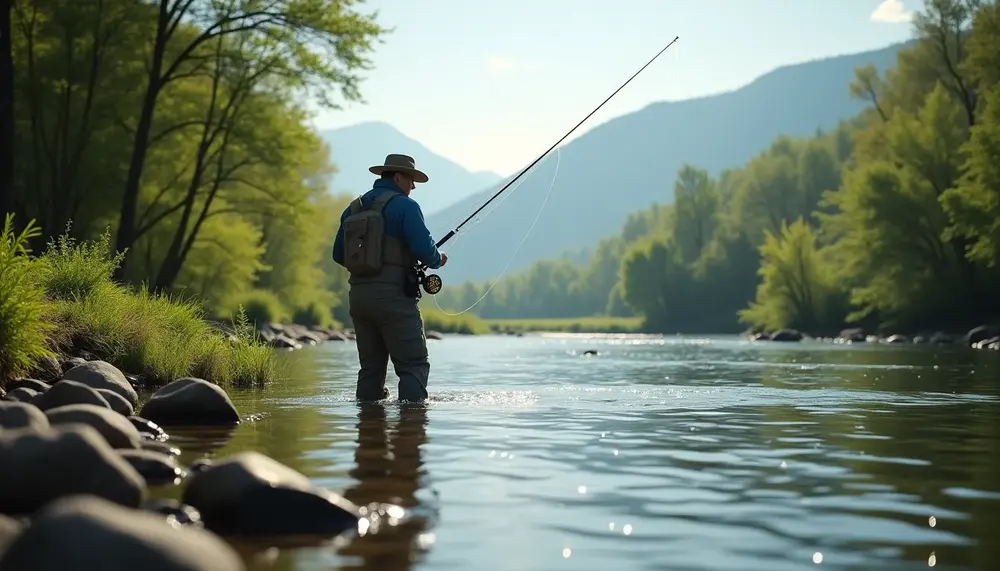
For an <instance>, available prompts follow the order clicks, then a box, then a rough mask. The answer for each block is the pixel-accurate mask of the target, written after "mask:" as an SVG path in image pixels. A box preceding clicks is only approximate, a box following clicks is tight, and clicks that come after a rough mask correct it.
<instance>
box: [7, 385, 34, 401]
mask: <svg viewBox="0 0 1000 571" xmlns="http://www.w3.org/2000/svg"><path fill="white" fill-rule="evenodd" d="M38 395H39V392H38V391H36V390H34V389H29V388H28V387H21V388H18V389H12V390H9V391H7V394H6V395H5V396H4V397H3V398H4V400H6V401H16V402H27V403H30V402H31V401H33V400H35V397H37V396H38Z"/></svg>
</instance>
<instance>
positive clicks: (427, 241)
mask: <svg viewBox="0 0 1000 571" xmlns="http://www.w3.org/2000/svg"><path fill="white" fill-rule="evenodd" d="M383 192H398V193H399V194H400V196H397V197H396V198H393V199H392V200H391V201H389V203H388V204H386V205H385V208H384V209H382V218H384V219H385V233H386V234H388V235H389V236H392V237H394V238H398V239H400V240H402V241H403V243H404V244H406V247H407V248H409V250H410V253H412V254H413V255H414V256H416V257H417V259H418V260H420V261H421V262H423V263H424V264H426V265H427V267H428V268H432V269H433V268H439V267H441V252H439V251H438V249H437V246H436V245H435V244H434V238H432V237H431V232H430V230H428V229H427V224H426V222H424V213H423V211H421V210H420V205H419V204H417V201H415V200H413V199H412V198H410V197H409V196H406V195H404V194H403V192H402V191H401V190H400V189H399V187H398V186H396V184H395V183H394V182H392V181H391V180H389V179H385V178H379V179H376V180H375V184H374V185H373V186H372V189H371V190H369V191H368V192H366V193H364V194H363V195H362V196H361V204H362V205H364V206H365V207H367V206H369V205H371V203H372V202H374V201H375V198H376V197H377V196H378V195H379V194H381V193H383ZM350 214H351V207H350V206H348V207H347V208H345V209H344V212H343V213H342V214H341V215H340V229H338V230H337V237H336V239H335V240H334V241H333V261H335V262H337V263H338V264H340V265H341V266H343V265H344V220H346V219H347V217H348V216H350Z"/></svg>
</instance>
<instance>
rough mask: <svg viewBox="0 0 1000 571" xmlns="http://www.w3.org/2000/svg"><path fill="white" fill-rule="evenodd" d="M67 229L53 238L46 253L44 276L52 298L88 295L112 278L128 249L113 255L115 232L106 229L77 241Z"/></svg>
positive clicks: (68, 225)
mask: <svg viewBox="0 0 1000 571" xmlns="http://www.w3.org/2000/svg"><path fill="white" fill-rule="evenodd" d="M70 227H71V226H70V224H67V225H66V232H65V233H64V234H63V235H62V236H60V237H59V238H58V239H56V240H54V241H50V242H49V246H48V248H47V249H46V251H45V254H44V255H43V256H42V259H43V260H44V263H43V264H41V268H42V271H41V275H40V277H41V279H42V283H43V285H44V288H45V293H46V294H47V295H48V296H49V297H50V298H51V299H76V298H85V297H87V296H89V295H91V294H92V293H94V292H95V291H96V290H97V289H99V288H101V287H103V286H104V285H106V284H108V283H109V282H110V281H111V276H112V275H114V272H115V270H116V269H118V265H119V264H121V262H122V260H124V258H125V255H124V253H121V252H119V253H115V254H113V255H112V249H111V232H110V230H109V231H105V232H104V234H102V235H101V236H100V237H99V238H98V239H97V240H95V241H93V242H89V243H88V242H84V243H82V244H80V243H77V242H76V240H74V239H73V238H72V237H70V235H69V230H70Z"/></svg>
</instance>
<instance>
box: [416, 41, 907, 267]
mask: <svg viewBox="0 0 1000 571" xmlns="http://www.w3.org/2000/svg"><path fill="white" fill-rule="evenodd" d="M905 45H907V44H905V43H901V44H894V45H891V46H888V47H886V48H882V49H879V50H872V51H868V52H862V53H857V54H849V55H842V56H835V57H829V58H825V59H821V60H813V61H809V62H805V63H799V64H793V65H788V66H783V67H780V68H777V69H775V70H773V71H771V72H769V73H767V74H764V75H762V76H761V77H759V78H758V79H756V80H754V81H753V82H751V83H750V84H748V85H746V86H744V87H742V88H739V89H736V90H733V91H729V92H725V93H719V94H715V95H710V96H705V97H700V98H696V99H689V100H683V101H671V102H660V103H653V104H650V105H648V106H646V107H645V108H643V109H641V110H639V111H636V112H634V113H630V114H627V115H623V116H620V117H616V118H614V119H611V120H609V121H607V122H605V123H603V124H601V125H598V126H596V127H594V128H593V129H592V130H590V131H589V132H587V133H585V134H583V135H581V136H580V137H578V138H577V139H575V140H573V141H571V142H570V143H568V144H566V145H565V146H563V147H562V148H561V149H560V154H561V156H560V157H556V155H555V152H553V154H552V155H550V156H549V157H548V158H547V159H546V160H545V161H543V162H542V163H541V164H540V165H538V166H537V167H536V170H535V172H533V173H529V174H528V175H525V178H526V180H524V181H523V184H522V185H521V186H520V187H519V188H518V189H517V191H516V192H515V193H513V194H512V195H511V196H509V197H506V199H504V197H501V198H499V199H497V200H496V201H495V202H494V204H491V205H490V206H488V207H487V208H486V209H485V210H484V213H486V212H489V211H491V210H492V209H493V208H494V205H495V204H496V203H497V202H500V201H501V200H504V202H503V204H502V205H501V206H499V207H498V208H497V210H496V212H495V213H493V214H492V215H490V216H488V217H486V218H485V219H484V220H482V221H481V222H479V223H475V222H470V223H469V225H467V226H466V228H464V229H463V232H462V233H461V234H460V235H459V236H458V237H456V238H455V239H453V242H449V244H448V245H446V246H445V247H444V250H445V251H447V252H449V254H451V255H452V258H451V259H452V263H451V264H449V266H448V268H447V269H446V270H443V271H442V272H441V273H442V276H443V277H444V278H445V279H446V280H448V281H449V282H450V283H457V282H459V281H462V280H465V279H477V280H479V279H485V278H489V277H492V276H495V275H497V274H498V273H499V272H500V271H501V270H502V269H503V267H504V265H505V264H506V263H507V262H508V260H509V259H510V257H511V255H512V254H513V253H514V251H515V250H516V249H517V248H518V244H519V243H520V242H521V240H522V238H523V237H524V235H525V232H526V231H527V230H528V227H529V226H530V225H531V223H532V221H533V220H534V218H535V216H536V214H538V208H539V207H540V206H541V204H542V201H543V200H544V198H545V193H546V191H547V190H548V189H549V186H550V184H551V183H552V178H553V174H554V172H555V170H554V167H555V165H556V162H557V158H558V159H559V160H560V161H561V162H560V165H559V172H558V176H557V178H556V180H555V184H554V186H553V190H552V193H551V195H550V196H549V199H548V203H547V204H546V206H545V209H544V211H543V212H542V213H541V215H540V217H539V220H538V223H537V225H536V226H535V228H534V230H533V231H532V234H531V235H530V236H529V237H528V238H527V239H526V240H525V242H524V245H523V247H521V250H520V252H519V253H518V255H517V257H516V259H514V260H513V263H512V264H511V266H510V269H509V270H508V271H516V270H518V269H522V268H524V267H526V266H527V265H529V264H530V263H531V262H533V261H535V260H538V259H542V258H555V257H558V256H560V255H561V253H563V252H564V251H566V250H572V251H579V250H580V249H581V248H586V247H590V246H593V245H594V244H595V243H596V242H597V241H598V240H600V239H601V238H603V237H605V236H608V235H610V234H613V233H615V232H617V231H618V230H619V229H620V227H621V224H622V223H623V222H624V220H625V218H626V216H627V215H628V214H629V213H630V212H634V211H636V210H638V209H641V208H645V207H647V206H649V205H650V204H652V203H654V202H669V201H670V200H672V194H673V179H674V175H675V174H676V172H677V170H678V168H679V167H680V166H681V165H682V164H683V163H685V162H689V163H693V164H695V165H697V166H699V167H703V168H706V169H708V171H709V172H710V173H712V174H718V173H719V172H720V171H721V170H722V169H724V168H727V167H736V166H739V165H741V164H743V163H745V162H746V161H748V160H749V159H750V158H752V157H753V156H754V155H756V154H757V153H759V152H761V151H763V150H765V149H766V148H767V147H768V146H769V145H770V144H771V142H772V141H773V140H774V139H775V137H777V136H778V135H781V134H786V135H791V136H809V135H812V134H813V133H815V131H816V130H817V129H831V128H833V127H835V126H836V125H837V123H838V122H839V121H841V120H843V119H846V118H848V117H851V116H853V115H855V114H857V113H858V111H860V110H861V109H862V108H863V107H864V105H865V104H864V103H863V102H861V101H858V100H855V99H852V98H851V96H850V93H849V90H848V86H849V84H850V82H851V80H852V79H853V77H854V70H855V69H856V68H858V67H861V66H863V65H866V64H869V63H871V64H874V65H875V67H876V68H878V69H879V70H880V71H881V70H884V69H885V68H887V67H889V66H891V65H894V64H895V61H896V54H897V53H898V52H899V50H900V49H901V48H902V47H904V46H905ZM499 186H500V183H497V184H495V185H493V186H492V187H490V188H488V189H486V190H483V191H482V192H479V193H477V194H476V195H473V196H470V197H468V198H466V199H464V200H462V201H460V202H458V203H457V204H454V205H452V206H450V207H448V208H446V209H444V210H443V211H440V212H438V213H437V214H435V215H433V216H429V217H428V224H429V225H430V228H431V230H432V232H433V233H434V236H435V237H441V236H443V235H444V234H445V233H446V232H447V231H448V230H449V229H450V228H451V225H453V224H456V223H458V222H460V221H461V220H462V219H463V218H465V217H466V216H468V215H469V214H471V213H472V212H473V211H474V210H475V209H476V208H477V207H478V206H479V205H480V204H482V203H483V202H485V200H487V199H488V197H489V196H490V195H492V194H493V193H494V192H496V190H497V189H498V188H499Z"/></svg>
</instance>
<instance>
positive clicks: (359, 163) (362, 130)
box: [319, 122, 500, 216]
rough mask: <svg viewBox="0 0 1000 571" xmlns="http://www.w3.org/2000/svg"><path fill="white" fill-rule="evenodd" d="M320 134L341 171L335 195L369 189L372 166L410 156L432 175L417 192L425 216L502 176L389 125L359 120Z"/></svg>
mask: <svg viewBox="0 0 1000 571" xmlns="http://www.w3.org/2000/svg"><path fill="white" fill-rule="evenodd" d="M319 134H320V136H321V137H322V138H323V140H325V141H326V142H327V144H328V145H329V146H330V160H331V161H333V163H334V164H335V165H336V166H337V170H338V172H337V173H336V174H335V175H334V176H333V178H332V179H331V181H330V191H331V192H332V193H334V194H339V193H341V192H344V193H347V194H351V195H358V194H361V193H362V192H365V191H366V190H368V189H370V188H371V187H372V181H373V180H374V178H375V177H374V175H372V174H371V173H370V172H368V167H370V166H371V165H374V164H379V163H381V162H382V160H383V159H384V158H385V156H386V155H387V154H389V153H403V154H406V155H410V156H411V157H413V158H414V159H415V160H416V162H417V168H419V169H420V170H422V171H424V172H426V173H427V175H428V176H429V177H430V181H429V182H427V183H426V184H422V185H418V186H417V190H415V191H414V198H416V199H417V201H418V202H420V206H421V208H422V209H423V211H424V215H425V216H426V215H430V214H433V213H435V212H440V211H441V210H442V209H444V208H445V207H448V206H451V205H453V204H455V203H456V202H458V201H460V200H462V199H463V198H466V197H468V196H471V195H472V194H473V193H475V192H478V191H481V190H482V189H484V188H486V187H488V186H490V185H492V184H495V183H496V182H497V181H498V180H500V175H498V174H496V173H493V172H469V171H468V170H466V169H465V168H464V167H462V166H461V165H459V164H457V163H455V162H453V161H450V160H448V159H446V158H444V157H442V156H440V155H437V154H435V153H433V152H432V151H431V150H430V149H428V148H427V147H425V146H423V145H422V144H420V143H419V142H418V141H415V140H413V139H411V138H410V137H407V136H406V135H404V134H403V133H400V132H399V131H398V130H397V129H396V128H395V127H393V126H391V125H388V124H386V123H380V122H366V123H358V124H356V125H351V126H349V127H343V128H340V129H331V130H327V131H320V133H319Z"/></svg>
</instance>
